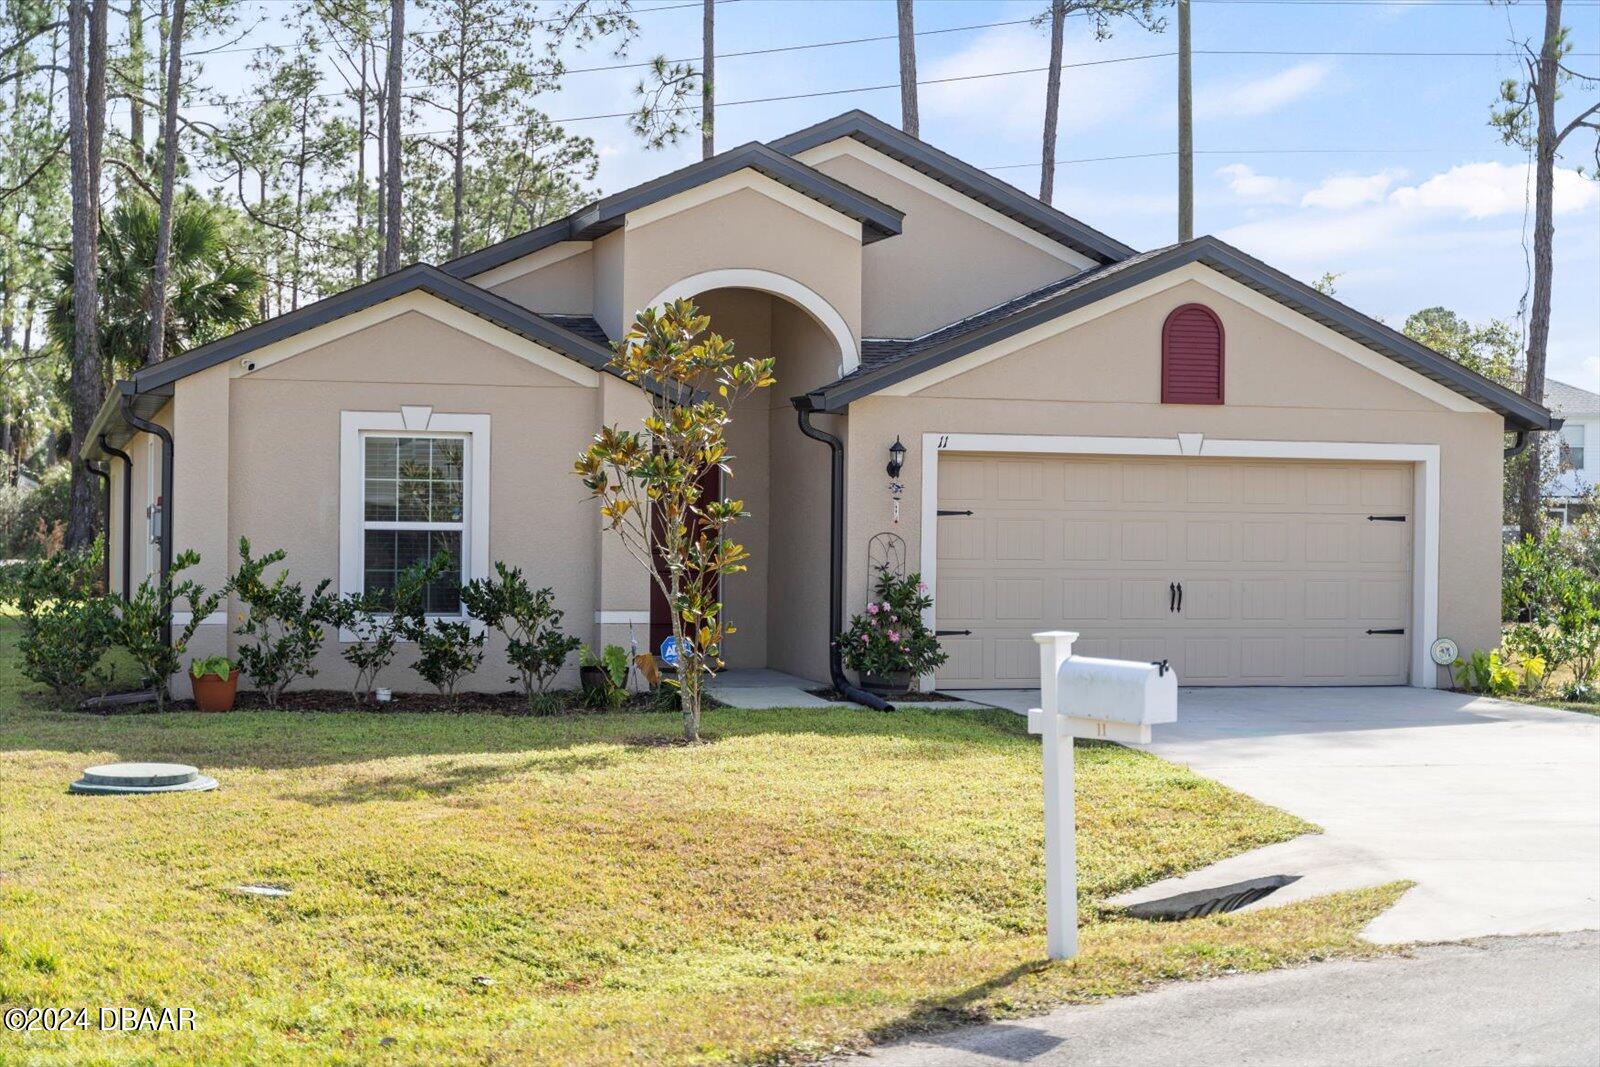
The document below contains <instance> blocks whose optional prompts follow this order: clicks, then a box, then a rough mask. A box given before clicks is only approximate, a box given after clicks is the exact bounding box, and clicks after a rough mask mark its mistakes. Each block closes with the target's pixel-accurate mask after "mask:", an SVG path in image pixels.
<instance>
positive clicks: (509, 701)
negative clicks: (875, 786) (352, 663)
mask: <svg viewBox="0 0 1600 1067" xmlns="http://www.w3.org/2000/svg"><path fill="white" fill-rule="evenodd" d="M551 695H552V696H554V697H556V698H558V699H559V700H560V710H559V711H554V712H549V711H547V712H543V713H542V714H546V715H552V714H554V715H590V714H596V713H599V712H606V711H611V710H613V709H611V708H591V707H587V706H585V705H584V703H583V697H582V694H581V693H580V692H578V691H577V690H564V691H561V692H555V693H552V694H551ZM703 706H704V707H706V708H714V707H721V706H722V705H720V704H718V703H716V702H715V701H713V700H712V699H711V698H710V697H706V698H704V700H703ZM78 710H80V711H83V712H86V713H88V714H91V715H147V714H150V713H152V712H154V711H155V710H156V705H155V702H154V700H147V701H144V702H142V703H134V704H109V705H105V706H100V707H92V708H84V707H80V708H79V709H78ZM165 710H167V711H194V710H195V703H194V701H192V700H169V701H167V706H166V709H165ZM233 710H235V711H306V712H327V711H339V712H349V713H355V714H363V713H365V714H378V715H385V714H393V713H396V712H399V713H405V714H419V713H421V714H426V713H433V714H443V715H531V714H533V713H532V712H530V711H529V710H528V702H527V700H526V699H525V698H524V697H523V695H522V694H521V693H518V692H514V691H513V692H505V693H460V694H457V696H456V699H455V700H454V701H452V700H450V698H448V697H445V696H441V695H440V694H438V693H396V694H394V698H393V699H392V700H390V701H389V702H388V703H386V704H376V703H374V704H362V703H360V702H358V701H356V700H355V699H354V698H353V697H351V695H350V693H349V691H348V690H345V689H291V690H290V691H289V692H287V693H285V694H283V696H282V697H281V698H280V699H279V701H278V706H277V707H276V708H269V707H268V706H267V701H266V698H265V697H264V696H262V695H261V694H260V693H258V692H256V691H254V690H241V691H240V692H239V696H238V699H237V700H236V701H235V702H234V705H233ZM615 710H617V711H624V712H646V711H660V712H669V713H673V714H676V712H677V709H676V708H675V707H673V706H671V705H669V704H666V703H664V702H663V701H662V700H661V699H660V698H659V697H657V696H655V695H654V694H652V693H635V694H633V695H632V696H630V697H629V698H628V699H627V701H626V702H624V703H623V705H622V706H621V707H620V708H617V709H615Z"/></svg>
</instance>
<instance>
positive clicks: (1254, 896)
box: [1125, 874, 1300, 922]
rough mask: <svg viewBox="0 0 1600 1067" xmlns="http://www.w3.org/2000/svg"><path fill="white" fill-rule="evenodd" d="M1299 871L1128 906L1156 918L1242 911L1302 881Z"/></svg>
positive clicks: (1138, 916)
mask: <svg viewBox="0 0 1600 1067" xmlns="http://www.w3.org/2000/svg"><path fill="white" fill-rule="evenodd" d="M1299 880H1300V876H1299V875H1298V874H1270V875H1267V876H1266V877H1264V878H1251V879H1249V880H1248V881H1244V882H1234V883H1232V884H1231V885H1219V886H1217V887H1216V888H1214V889H1194V890H1191V891H1189V892H1187V893H1179V894H1178V895H1177V896H1172V897H1162V898H1161V899H1160V900H1147V901H1145V902H1143V903H1142V904H1130V905H1129V906H1128V907H1127V908H1126V909H1125V910H1126V911H1127V913H1128V914H1129V915H1131V916H1133V917H1134V918H1135V919H1153V920H1156V921H1158V922H1173V921H1175V920H1178V919H1198V918H1200V917H1201V916H1202V915H1217V914H1219V913H1221V912H1225V911H1238V910H1239V909H1240V908H1242V907H1244V906H1245V905H1246V904H1254V903H1255V902H1256V901H1258V900H1260V899H1261V898H1262V897H1265V896H1270V895H1271V894H1273V893H1276V892H1277V891H1278V890H1280V889H1282V888H1283V887H1284V886H1286V885H1288V884H1289V883H1290V882H1298V881H1299Z"/></svg>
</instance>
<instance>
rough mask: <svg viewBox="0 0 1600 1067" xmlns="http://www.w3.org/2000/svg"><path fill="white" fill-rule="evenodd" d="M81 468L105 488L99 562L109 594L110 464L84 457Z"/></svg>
mask: <svg viewBox="0 0 1600 1067" xmlns="http://www.w3.org/2000/svg"><path fill="white" fill-rule="evenodd" d="M83 469H84V470H86V471H88V472H89V473H90V474H92V475H94V476H95V477H96V478H99V479H100V482H101V484H103V485H104V486H105V490H106V544H105V546H104V547H103V548H101V550H100V554H101V557H102V558H101V560H100V564H101V567H102V568H103V569H104V571H105V577H104V578H103V579H102V580H103V581H104V582H105V590H106V593H107V594H108V595H109V594H110V592H111V464H109V463H99V464H97V463H95V461H94V460H92V459H85V460H84V461H83Z"/></svg>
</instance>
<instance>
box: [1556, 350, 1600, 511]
mask: <svg viewBox="0 0 1600 1067" xmlns="http://www.w3.org/2000/svg"><path fill="white" fill-rule="evenodd" d="M1544 400H1545V404H1546V405H1547V406H1548V407H1549V408H1550V411H1551V412H1552V413H1553V414H1555V415H1556V416H1558V417H1559V418H1560V419H1561V420H1562V425H1561V450H1560V452H1559V454H1558V455H1557V456H1556V459H1557V460H1558V461H1559V463H1560V469H1559V470H1558V472H1557V473H1556V477H1555V480H1554V481H1553V482H1552V483H1551V485H1550V487H1549V488H1548V490H1546V496H1545V507H1546V509H1547V510H1548V511H1549V513H1550V516H1551V518H1553V519H1555V520H1556V521H1558V522H1560V523H1561V525H1563V526H1565V525H1566V524H1567V523H1568V522H1570V521H1571V520H1573V519H1575V518H1577V517H1578V515H1579V514H1580V513H1581V512H1582V511H1583V510H1585V509H1587V508H1588V507H1590V506H1591V505H1590V498H1591V497H1592V495H1593V493H1594V490H1595V486H1597V485H1600V393H1593V392H1590V391H1589V390H1587V389H1580V388H1579V387H1578V386H1576V385H1569V384H1568V383H1566V382H1558V381H1555V380H1554V379H1552V380H1550V381H1547V382H1545V383H1544Z"/></svg>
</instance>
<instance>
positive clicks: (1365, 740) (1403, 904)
mask: <svg viewBox="0 0 1600 1067" xmlns="http://www.w3.org/2000/svg"><path fill="white" fill-rule="evenodd" d="M962 695H963V696H966V697H968V698H969V699H977V700H983V701H985V702H988V703H994V704H998V705H1001V706H1005V707H1009V708H1011V709H1012V710H1014V711H1026V709H1027V708H1028V707H1030V706H1037V704H1038V693H1037V692H1036V691H1035V692H1027V691H1018V690H1010V691H1007V690H997V691H983V692H967V693H963V694H962ZM1144 747H1146V748H1148V749H1149V751H1151V752H1154V753H1155V754H1156V755H1158V756H1162V757H1164V758H1166V759H1170V760H1173V761H1175V762H1178V763H1183V764H1186V765H1188V766H1190V767H1192V768H1194V770H1196V771H1198V772H1199V773H1201V774H1203V775H1205V776H1206V777H1208V778H1214V779H1216V780H1218V781H1220V782H1222V783H1223V784H1225V785H1227V786H1230V787H1231V788H1234V789H1237V790H1239V791H1241V792H1244V793H1248V794H1250V795H1251V796H1253V797H1256V798H1257V799H1259V800H1263V801H1265V802H1266V803H1268V804H1272V805H1274V806H1275V807H1279V808H1282V809H1284V810H1285V811H1290V812H1293V813H1294V814H1296V815H1299V816H1300V817H1302V818H1304V819H1306V820H1308V821H1310V822H1313V823H1316V824H1317V825H1318V826H1321V827H1323V828H1324V830H1325V833H1322V834H1317V835H1311V836H1307V837H1302V838H1299V839H1297V840H1294V841H1289V842H1286V843H1283V844H1280V845H1273V846H1270V847H1268V848H1263V849H1258V850H1256V851H1254V852H1250V853H1246V854H1244V855H1241V856H1236V857H1234V858H1232V859H1229V860H1224V861H1223V862H1221V863H1219V864H1216V865H1214V866H1212V867H1210V868H1207V869H1205V870H1202V871H1199V872H1196V873H1194V874H1191V875H1189V876H1187V877H1184V878H1175V879H1169V880H1167V881H1165V882H1158V883H1155V884H1154V885H1150V886H1145V887H1143V888H1141V889H1139V890H1137V891H1135V892H1133V893H1130V894H1127V895H1126V896H1123V897H1118V898H1116V900H1115V901H1114V903H1133V902H1135V901H1141V900H1151V899H1155V898H1158V897H1164V896H1169V895H1171V894H1173V893H1178V892H1183V891H1185V890H1188V889H1200V888H1206V887H1211V886H1217V885H1224V884H1227V883H1229V882H1234V881H1240V880H1243V879H1245V878H1254V877H1258V876H1261V875H1267V874H1299V875H1302V878H1301V879H1300V881H1298V882H1295V883H1294V884H1292V885H1290V886H1288V887H1286V888H1284V889H1282V890H1279V891H1278V892H1277V893H1275V894H1273V895H1272V896H1270V897H1268V898H1266V899H1265V900H1264V901H1262V902H1261V903H1259V904H1256V905H1254V907H1271V906H1274V905H1276V904H1280V903H1285V902H1288V901H1291V900H1298V899H1302V898H1306V897H1312V896H1320V895H1322V894H1325V893H1329V892H1333V891H1335V890H1339V889H1348V888H1354V887H1357V886H1367V885H1375V884H1379V883H1382V882H1388V881H1395V880H1399V879H1405V880H1409V881H1414V882H1416V883H1417V885H1416V887H1415V888H1413V889H1412V890H1411V891H1410V892H1408V893H1406V894H1405V896H1404V897H1402V898H1401V900H1400V901H1399V902H1398V903H1397V904H1396V905H1395V906H1394V907H1393V908H1391V909H1390V910H1389V911H1388V912H1386V913H1384V914H1383V915H1381V916H1379V917H1378V918H1377V919H1375V920H1374V921H1373V922H1372V923H1371V924H1370V925H1368V927H1367V929H1366V930H1365V935H1366V936H1367V937H1368V938H1370V939H1372V940H1374V941H1377V942H1389V943H1394V942H1413V941H1453V940H1459V939H1463V938H1470V937H1483V936H1489V935H1511V934H1532V933H1548V932H1554V931H1564V930H1592V929H1600V718H1597V717H1595V716H1590V715H1584V714H1581V713H1579V712H1569V711H1555V710H1551V709H1547V708H1536V707H1529V706H1527V705H1523V704H1512V703H1507V702H1503V701H1496V700H1488V699H1483V698H1475V697H1471V696H1467V695H1462V694H1459V693H1446V692H1440V691H1436V690H1426V689H1409V688H1374V689H1354V688H1351V689H1344V688H1332V689H1309V688H1308V689H1184V690H1183V691H1182V693H1181V694H1180V696H1179V700H1178V721H1177V722H1176V723H1174V724H1172V725H1169V726H1158V727H1156V730H1155V741H1154V743H1153V744H1151V745H1148V746H1144Z"/></svg>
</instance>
